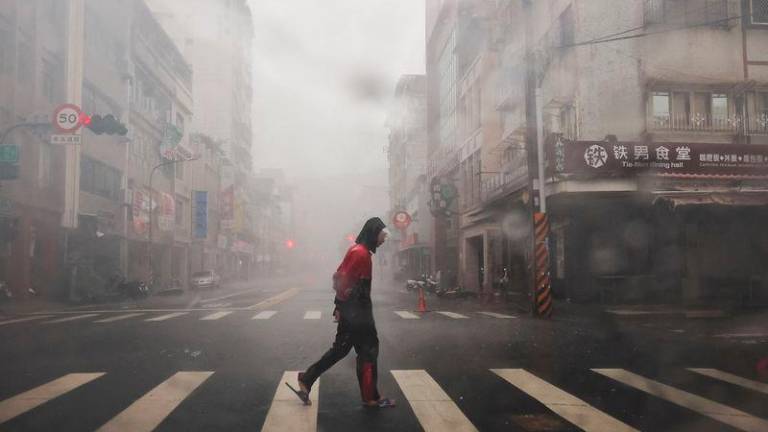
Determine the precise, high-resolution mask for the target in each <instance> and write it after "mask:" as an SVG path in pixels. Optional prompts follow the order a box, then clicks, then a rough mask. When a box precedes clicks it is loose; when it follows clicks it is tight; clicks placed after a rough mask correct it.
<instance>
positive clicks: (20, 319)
mask: <svg viewBox="0 0 768 432" xmlns="http://www.w3.org/2000/svg"><path fill="white" fill-rule="evenodd" d="M52 316H53V315H35V316H32V317H24V318H16V319H12V320H7V321H0V326H2V325H6V324H14V323H20V322H26V321H33V320H39V319H45V318H51V317H52Z"/></svg>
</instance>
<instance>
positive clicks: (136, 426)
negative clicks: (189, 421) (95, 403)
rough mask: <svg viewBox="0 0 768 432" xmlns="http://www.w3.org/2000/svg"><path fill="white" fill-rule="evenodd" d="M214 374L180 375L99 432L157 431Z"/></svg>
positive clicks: (127, 409)
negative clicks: (169, 415)
mask: <svg viewBox="0 0 768 432" xmlns="http://www.w3.org/2000/svg"><path fill="white" fill-rule="evenodd" d="M211 375H213V372H177V373H176V374H174V375H173V376H172V377H170V378H168V379H167V380H165V381H164V382H163V383H161V384H160V385H159V386H157V387H155V388H154V389H152V390H150V391H149V393H147V394H145V395H144V396H142V397H141V398H140V399H139V400H137V401H136V402H134V403H132V404H131V406H129V407H128V408H126V409H125V410H124V411H123V412H121V413H120V414H118V415H117V416H116V417H114V418H113V419H112V420H110V421H109V422H107V423H106V424H105V425H104V426H102V427H100V428H99V429H98V432H112V431H114V432H123V431H131V432H143V431H147V432H149V431H152V430H154V429H155V428H156V427H157V426H158V425H159V424H160V423H161V422H162V421H163V419H165V418H166V417H168V414H170V413H171V412H172V411H173V410H174V409H176V407H177V406H179V404H180V403H181V402H182V401H184V399H186V398H187V397H188V396H189V395H190V393H192V392H193V391H194V390H195V389H196V388H197V387H199V386H200V384H202V383H203V382H205V380H207V379H208V377H210V376H211Z"/></svg>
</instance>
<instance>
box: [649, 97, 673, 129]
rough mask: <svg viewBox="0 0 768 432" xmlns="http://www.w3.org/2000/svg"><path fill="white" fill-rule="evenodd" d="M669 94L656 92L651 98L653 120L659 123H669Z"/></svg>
mask: <svg viewBox="0 0 768 432" xmlns="http://www.w3.org/2000/svg"><path fill="white" fill-rule="evenodd" d="M669 100H670V99H669V92H654V93H653V95H652V96H651V105H652V106H651V109H652V110H653V118H654V119H655V120H656V121H657V122H668V121H669V115H670V105H669Z"/></svg>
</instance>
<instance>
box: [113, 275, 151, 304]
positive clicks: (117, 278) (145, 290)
mask: <svg viewBox="0 0 768 432" xmlns="http://www.w3.org/2000/svg"><path fill="white" fill-rule="evenodd" d="M107 292H109V293H114V294H116V295H118V296H121V297H126V298H132V299H138V298H145V297H148V296H149V287H148V286H147V284H146V282H144V281H140V280H132V281H129V280H126V278H125V276H123V275H121V274H115V275H113V276H112V277H110V278H109V280H108V281H107Z"/></svg>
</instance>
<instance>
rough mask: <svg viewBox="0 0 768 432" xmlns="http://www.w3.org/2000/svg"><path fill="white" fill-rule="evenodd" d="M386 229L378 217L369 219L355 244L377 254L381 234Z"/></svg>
mask: <svg viewBox="0 0 768 432" xmlns="http://www.w3.org/2000/svg"><path fill="white" fill-rule="evenodd" d="M386 227H387V226H386V225H384V222H383V221H382V220H381V219H379V218H377V217H373V218H370V219H368V220H367V221H366V222H365V225H363V229H362V230H360V234H358V235H357V239H356V240H355V243H357V244H363V245H365V247H367V248H368V250H369V251H371V252H372V253H376V247H377V246H378V242H379V233H380V232H381V231H382V230H383V229H384V228H386Z"/></svg>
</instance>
